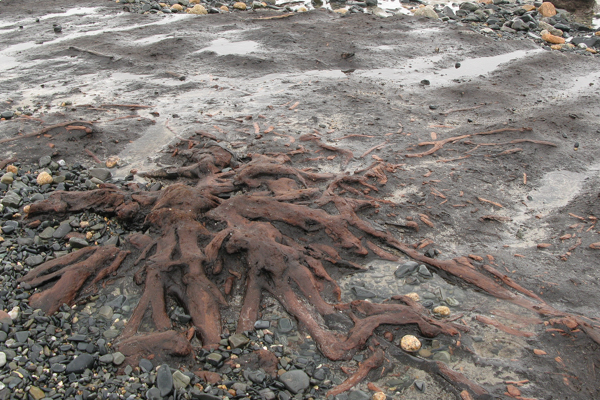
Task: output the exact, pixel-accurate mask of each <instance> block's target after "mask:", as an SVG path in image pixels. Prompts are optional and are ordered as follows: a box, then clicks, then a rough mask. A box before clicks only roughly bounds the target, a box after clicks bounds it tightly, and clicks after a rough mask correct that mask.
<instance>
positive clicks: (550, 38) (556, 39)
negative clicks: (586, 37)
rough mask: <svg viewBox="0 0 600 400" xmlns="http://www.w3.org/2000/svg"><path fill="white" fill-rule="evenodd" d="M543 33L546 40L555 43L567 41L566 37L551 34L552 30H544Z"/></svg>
mask: <svg viewBox="0 0 600 400" xmlns="http://www.w3.org/2000/svg"><path fill="white" fill-rule="evenodd" d="M541 35H542V39H543V40H545V41H546V42H548V43H554V44H563V43H565V39H564V38H561V37H558V36H555V35H553V34H551V33H550V32H548V31H546V30H543V31H542V32H541Z"/></svg>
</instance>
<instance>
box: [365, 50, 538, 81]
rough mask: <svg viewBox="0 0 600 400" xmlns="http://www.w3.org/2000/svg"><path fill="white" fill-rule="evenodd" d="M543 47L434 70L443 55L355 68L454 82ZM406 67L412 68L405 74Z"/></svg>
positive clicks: (403, 78)
mask: <svg viewBox="0 0 600 400" xmlns="http://www.w3.org/2000/svg"><path fill="white" fill-rule="evenodd" d="M543 51H544V50H542V49H534V50H517V51H513V52H510V53H506V54H501V55H498V56H492V57H479V58H471V59H467V60H464V61H461V63H460V64H461V65H460V67H459V68H456V67H455V66H452V67H449V68H445V69H442V70H438V71H436V70H435V69H434V67H435V63H436V62H438V61H440V60H441V59H442V56H432V57H421V58H417V59H412V60H409V61H408V62H407V63H406V64H407V65H406V66H405V67H402V68H377V69H372V70H360V71H356V72H355V74H356V75H357V76H364V77H370V78H381V79H386V80H398V81H400V82H402V83H404V84H415V83H419V82H421V81H422V80H424V79H427V80H428V81H429V82H430V85H431V86H443V85H447V84H450V83H453V81H454V80H457V79H470V78H476V77H478V76H481V75H487V74H489V73H491V72H493V71H495V70H496V69H498V67H499V66H500V65H502V64H505V63H508V62H511V61H514V60H518V59H522V58H525V57H531V56H533V55H536V54H539V53H541V52H543ZM407 68H409V69H414V71H410V76H407V74H406V72H408V71H407Z"/></svg>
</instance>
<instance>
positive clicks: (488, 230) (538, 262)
mask: <svg viewBox="0 0 600 400" xmlns="http://www.w3.org/2000/svg"><path fill="white" fill-rule="evenodd" d="M39 6H40V7H48V6H47V5H39ZM75 6H77V7H75ZM1 7H2V18H3V20H2V24H3V26H2V31H0V34H1V35H2V37H3V39H4V40H3V46H4V48H3V49H0V53H1V54H2V64H1V65H0V69H1V76H0V79H1V80H2V89H1V90H0V100H1V101H2V102H3V105H4V108H5V109H7V110H9V109H10V110H15V111H21V112H22V113H23V114H22V115H21V116H15V117H14V118H13V119H11V120H8V121H2V122H1V125H0V127H1V131H2V139H12V138H17V139H16V140H11V141H6V142H4V147H3V150H2V152H3V154H2V157H1V158H2V159H9V158H16V159H17V162H21V163H23V165H28V164H33V163H37V162H38V160H39V159H40V158H41V157H42V156H47V155H50V156H52V159H53V160H55V161H58V160H61V159H62V160H65V162H66V164H68V165H73V164H74V163H76V162H79V163H83V164H85V165H87V166H90V167H93V166H97V165H96V164H97V163H96V161H95V160H94V159H93V158H92V156H90V154H93V156H94V157H96V158H97V159H98V160H97V161H100V162H101V164H102V165H104V162H105V161H106V160H107V159H108V158H109V157H110V156H117V157H118V158H119V160H120V161H119V162H118V164H117V166H116V167H115V168H112V169H111V172H112V175H113V176H114V177H117V178H126V177H129V178H133V179H134V181H136V182H142V183H144V182H146V180H144V179H143V178H141V177H139V176H137V175H133V174H132V170H136V171H139V172H141V171H149V170H153V169H156V168H159V167H170V166H175V167H177V166H180V165H181V164H182V163H183V162H184V159H182V158H179V157H178V156H177V151H176V149H177V148H181V145H179V146H175V145H176V144H178V143H179V141H180V140H181V139H184V140H187V139H188V138H190V137H192V138H193V140H200V139H198V135H200V136H201V137H203V139H202V140H205V139H207V138H211V140H214V141H216V142H218V143H219V145H220V146H223V147H224V148H226V149H227V150H228V151H229V152H231V154H234V155H235V157H236V158H237V159H239V160H247V159H248V155H249V154H270V153H289V158H290V160H291V161H290V162H291V164H292V165H293V166H294V167H295V168H311V171H313V172H315V173H334V174H343V173H347V174H349V175H350V176H352V175H355V174H358V173H364V171H365V170H367V169H369V168H371V169H374V168H375V167H377V166H381V169H380V170H379V174H373V175H372V176H371V177H370V178H369V179H370V184H372V185H373V186H374V187H375V188H376V189H377V190H376V191H375V190H372V189H371V190H370V191H369V193H363V194H366V195H368V196H372V197H374V198H376V199H378V200H379V201H380V205H381V207H380V208H376V209H373V210H370V211H365V213H364V215H362V217H363V218H364V219H366V220H367V221H369V222H370V223H371V224H372V225H373V226H378V227H381V229H385V230H387V231H389V232H391V233H392V234H393V235H394V236H395V237H397V238H398V239H399V240H401V241H403V242H406V243H410V244H411V245H412V244H414V248H415V249H416V250H417V251H418V252H420V253H421V254H425V255H426V256H428V257H433V258H435V259H437V260H448V259H452V258H456V257H461V256H463V257H468V258H469V260H470V262H471V263H472V265H473V266H474V267H475V268H477V270H480V271H484V272H486V270H484V269H483V268H484V266H485V265H487V266H490V267H492V268H493V269H494V270H496V271H499V272H500V273H501V275H499V277H502V276H508V277H510V279H512V280H513V281H514V282H516V283H518V285H520V286H521V287H523V288H526V289H528V290H530V291H532V292H533V293H534V294H535V295H536V296H539V297H540V298H541V299H543V300H544V301H545V302H547V303H548V304H549V305H551V306H552V307H554V308H555V309H558V310H561V311H563V312H565V313H570V314H574V315H580V316H585V317H587V318H588V320H589V321H590V323H591V324H592V325H596V326H598V325H599V323H598V320H597V319H595V317H596V315H597V313H598V304H599V300H600V299H599V295H598V287H597V286H598V278H599V276H598V272H597V266H598V251H599V250H597V249H594V248H593V246H592V247H590V246H591V245H593V244H594V243H597V242H599V241H600V239H599V235H598V231H599V230H600V228H598V227H597V226H596V217H598V215H599V214H600V210H598V207H599V206H598V204H599V200H600V199H598V196H599V192H598V189H597V188H598V183H599V182H598V180H599V164H598V161H597V154H598V140H597V138H598V135H600V132H599V131H598V126H599V125H598V122H599V119H600V106H599V105H598V104H600V102H598V100H599V99H598V97H599V85H600V70H599V69H598V64H597V58H593V57H590V56H584V55H581V54H564V53H558V52H548V51H544V50H540V49H539V46H537V45H536V44H534V43H532V42H528V41H526V40H515V41H508V40H507V41H495V40H491V39H490V38H488V37H485V36H482V35H479V34H476V33H474V32H472V31H470V30H468V29H465V28H461V27H456V26H448V25H445V24H443V23H441V22H432V21H427V20H421V19H415V18H413V17H410V16H400V15H398V16H394V17H390V18H386V19H382V18H378V17H375V16H371V15H360V14H354V15H349V16H346V17H341V16H339V15H337V14H334V13H331V12H328V11H326V10H319V11H312V12H310V13H303V14H297V15H294V16H293V17H289V18H286V19H281V20H277V19H273V20H261V19H259V18H261V17H263V16H264V15H263V14H262V13H255V14H251V13H245V14H241V13H232V14H220V15H211V16H208V17H196V16H188V15H164V16H159V15H136V14H129V13H124V12H122V10H121V9H120V8H119V7H117V6H116V5H114V4H112V3H103V4H98V3H85V4H82V3H77V4H76V5H75V4H72V3H70V2H62V3H59V2H56V3H54V4H53V5H52V7H50V8H48V9H45V8H39V9H36V10H33V11H32V12H30V11H25V10H24V9H23V10H22V9H20V6H19V5H17V4H15V3H12V2H6V3H5V2H3V3H2V5H1ZM63 11H64V12H63ZM265 15H267V14H265ZM36 19H39V22H36ZM54 23H59V24H61V26H62V28H63V29H62V33H60V34H56V33H55V32H54V30H53V24H54ZM21 26H22V28H21ZM456 63H460V67H459V68H456ZM0 111H4V110H0ZM59 124H64V125H63V126H57V127H55V128H50V129H48V130H45V131H44V128H46V127H52V126H54V125H59ZM74 126H75V127H76V126H80V127H81V126H83V127H84V128H73V129H68V130H66V129H65V128H66V127H74ZM85 128H89V129H88V130H91V132H88V131H87V130H86V129H85ZM198 132H201V133H198ZM36 133H37V134H36ZM19 134H21V135H22V136H23V137H21V138H19ZM30 134H33V135H31V136H28V137H25V136H27V135H30ZM310 135H313V138H312V139H311V140H303V138H304V139H306V138H307V137H310ZM315 137H316V138H318V141H315V140H314V138H315ZM318 143H321V144H325V145H326V146H329V147H326V146H320V145H318ZM340 149H341V150H343V151H340ZM179 151H182V150H179ZM357 171H363V172H357ZM383 177H385V179H384V178H383ZM155 181H160V182H161V183H163V184H164V185H167V184H168V181H166V180H164V179H157V180H150V185H151V184H154V183H155ZM3 194H5V193H3ZM354 195H356V196H358V195H357V194H356V193H354ZM5 214H6V213H5ZM4 218H5V219H6V218H10V216H6V215H5V216H4ZM281 229H284V230H285V234H286V235H288V236H290V237H294V234H295V232H294V229H295V228H294V229H293V228H289V227H282V228H281ZM298 236H300V235H299V233H298ZM385 249H386V251H388V252H390V253H393V255H394V256H395V257H398V260H397V261H381V260H377V259H375V258H369V257H367V258H361V257H355V258H353V259H352V260H351V261H352V262H354V263H357V264H360V265H363V266H364V267H366V270H365V271H361V272H358V273H357V272H355V271H354V270H352V269H351V268H341V269H337V270H335V271H334V272H331V274H332V277H333V278H335V279H336V281H337V282H338V283H339V285H340V288H341V290H342V292H341V303H349V302H351V301H354V300H357V299H359V300H364V299H367V300H368V301H370V302H372V303H375V304H385V302H386V301H389V299H390V298H391V297H392V296H394V295H406V294H409V293H417V294H418V296H419V302H420V304H424V303H425V304H426V305H429V306H430V308H429V309H433V308H434V307H436V306H440V305H441V306H448V307H449V308H450V311H451V313H450V316H449V317H446V318H445V319H444V318H441V319H440V320H442V321H444V320H449V319H453V322H454V323H457V324H461V325H463V326H464V327H465V328H468V330H469V331H468V332H461V334H460V335H456V336H449V335H440V336H438V337H435V338H425V337H422V336H421V335H420V334H419V331H418V329H417V328H416V327H415V326H414V325H405V326H401V327H395V326H386V325H382V326H380V327H379V328H377V330H376V331H375V336H376V337H377V339H378V341H379V342H380V343H381V346H382V347H384V348H386V351H387V352H388V353H387V354H388V358H391V359H393V360H394V362H393V363H392V365H391V366H388V369H389V368H391V371H390V372H389V374H385V373H384V374H382V373H381V370H378V371H375V372H374V373H372V374H371V375H369V377H368V379H367V380H365V381H364V382H363V383H361V384H360V385H358V386H357V388H358V389H360V390H361V391H362V392H364V393H369V389H370V388H368V387H367V383H368V382H371V383H372V384H373V385H375V386H376V387H378V388H381V389H383V390H384V391H385V392H386V394H387V395H388V396H390V397H391V398H427V397H435V398H455V397H456V396H457V394H458V393H459V392H460V391H457V390H456V389H455V388H453V387H452V386H451V385H448V383H445V382H444V381H443V380H441V379H440V378H439V376H438V375H436V373H435V371H431V370H428V369H427V368H424V367H422V365H421V364H419V362H418V361H415V360H412V359H409V358H408V357H415V359H417V360H419V359H421V360H426V361H428V360H435V361H441V362H443V363H444V364H445V365H447V366H448V367H449V368H450V369H452V370H455V371H459V372H461V373H462V374H463V375H464V376H466V377H467V378H468V379H469V380H470V381H472V382H475V383H477V384H478V385H480V386H481V387H483V388H485V390H486V391H488V392H489V393H490V394H491V395H492V396H493V397H497V398H502V397H504V396H508V395H510V396H513V397H518V396H522V397H523V398H540V399H541V398H544V399H545V398H581V399H588V398H594V397H596V396H597V391H598V387H597V384H596V382H597V377H596V374H597V372H596V369H597V367H599V366H600V361H599V359H598V344H597V343H595V342H594V341H593V340H592V339H590V337H589V336H588V335H587V334H586V332H584V330H582V329H581V328H580V327H578V326H576V325H575V326H573V325H572V324H571V323H570V322H569V321H565V320H562V321H560V320H553V319H552V318H550V317H545V316H541V315H539V314H537V313H535V312H533V311H532V310H526V309H525V308H523V307H519V306H517V305H514V304H512V303H509V302H507V301H498V300H497V299H496V298H494V297H492V296H489V295H487V294H485V293H483V292H482V291H481V290H479V289H478V288H477V287H475V286H473V285H471V284H468V283H465V282H464V280H461V279H460V278H459V277H454V276H452V275H449V274H444V273H443V271H441V270H439V269H436V268H433V267H429V268H428V269H427V271H428V272H429V275H427V273H425V271H423V270H420V271H421V273H420V274H419V272H417V271H413V272H411V273H409V274H408V275H406V276H402V277H398V276H397V275H401V274H395V272H396V271H397V268H398V266H399V265H401V264H403V263H404V262H405V261H408V260H409V259H408V258H406V257H405V256H403V255H402V254H400V253H399V252H396V251H395V250H394V249H390V248H387V247H385ZM486 273H488V274H489V272H486ZM490 276H492V277H494V276H493V275H490ZM128 285H130V286H128ZM240 290H242V291H243V288H241V287H240ZM107 293H111V292H110V291H108V292H103V294H105V295H106V294H107ZM120 293H121V294H127V295H128V296H130V297H131V299H133V300H137V299H139V297H140V296H141V290H140V288H139V286H136V285H133V284H132V283H129V284H126V285H125V286H123V287H122V289H121V292H120ZM107 299H110V296H108V297H107ZM133 300H132V306H134V305H135V301H133ZM107 301H108V300H107ZM263 301H264V303H263V306H264V307H263V309H262V311H261V314H260V317H261V320H269V321H273V325H272V326H273V327H275V328H276V326H277V324H276V322H278V321H279V320H280V319H282V318H283V319H288V318H290V315H289V314H288V313H287V312H286V311H285V309H284V308H282V307H281V305H280V304H279V303H278V302H277V301H276V300H274V299H272V298H269V297H268V296H267V298H266V299H264V300H263ZM231 304H232V309H234V308H235V306H239V305H240V304H241V303H240V300H239V299H238V300H236V299H231ZM173 306H175V304H174V305H173ZM81 307H85V305H84V304H82V305H81ZM132 308H133V307H132ZM91 309H95V306H91ZM130 311H131V310H130ZM126 313H127V311H125V313H124V316H125V317H126V318H128V317H129V316H128V315H127V314H126ZM223 316H224V321H225V325H227V324H230V325H232V326H231V328H232V329H234V326H233V325H235V320H236V318H235V313H232V315H231V316H228V315H227V310H224V311H223ZM184 320H185V319H184V318H182V319H180V321H178V322H177V324H179V325H180V326H179V325H178V326H179V327H180V328H181V329H184V328H186V327H187V326H185V324H183V323H182V322H181V321H184ZM290 320H293V318H290ZM117 326H119V324H117ZM121 328H122V327H121ZM275 328H271V329H272V330H274V331H275V330H276V329H275ZM294 329H296V328H294ZM284 331H285V329H284ZM275 333H276V334H275V335H274V337H275V340H276V341H277V342H276V343H275V342H274V343H273V344H272V345H274V346H288V347H289V348H290V349H293V350H297V352H298V354H299V353H300V352H304V358H306V354H308V356H309V357H313V356H314V357H315V360H317V359H318V364H317V365H325V366H327V367H328V368H330V370H331V371H332V372H331V373H332V376H333V377H334V379H333V381H334V383H341V381H343V380H344V379H346V378H347V375H345V374H344V373H343V372H342V370H343V369H342V368H341V367H344V369H345V370H346V371H347V372H348V373H350V374H351V373H352V372H354V371H355V370H356V369H357V368H358V365H359V362H363V361H364V360H365V359H366V358H367V357H368V356H369V354H370V353H369V350H368V349H367V350H365V351H364V353H361V354H358V355H357V356H355V358H354V359H351V360H349V361H340V362H331V361H329V360H328V359H327V358H324V357H322V355H320V354H319V352H318V351H314V348H315V346H314V343H312V342H311V339H307V336H310V335H308V333H307V332H306V331H304V330H303V327H302V326H301V324H299V326H298V330H297V331H295V330H294V331H291V333H289V331H288V332H280V331H276V332H275ZM288 333H289V334H288ZM405 334H413V335H417V336H419V337H420V338H421V339H422V342H423V348H422V351H421V352H420V353H417V354H415V355H411V356H407V355H406V354H405V353H403V352H402V350H400V349H399V347H398V344H399V341H400V339H401V338H402V337H403V336H404V335H405ZM258 335H259V338H258V339H257V340H259V339H260V340H262V342H261V343H264V344H265V346H267V345H269V343H268V341H267V342H265V341H264V340H265V339H264V337H265V336H264V333H262V331H261V332H260V333H259V334H258ZM267 335H269V334H268V333H267ZM269 340H272V338H270V339H269ZM269 346H270V345H269ZM311 346H312V347H311ZM282 356H283V352H282ZM402 357H403V358H402ZM398 360H400V361H398ZM300 364H301V363H300ZM7 365H8V364H7ZM173 366H174V367H175V366H176V365H173ZM420 366H421V367H420ZM5 368H6V367H5ZM190 370H191V369H190ZM415 381H417V382H419V384H418V385H415V384H414V382H415ZM423 383H425V384H424V385H423ZM509 385H510V386H511V387H510V388H509V387H508V386H509ZM421 389H424V392H422V391H421ZM515 389H517V390H518V392H520V394H517V392H516V391H514V390H515ZM505 392H506V393H508V395H507V394H505ZM314 396H315V397H316V398H320V397H319V396H324V394H323V393H322V392H318V394H317V395H314ZM357 396H358V394H357ZM307 398H308V397H307Z"/></svg>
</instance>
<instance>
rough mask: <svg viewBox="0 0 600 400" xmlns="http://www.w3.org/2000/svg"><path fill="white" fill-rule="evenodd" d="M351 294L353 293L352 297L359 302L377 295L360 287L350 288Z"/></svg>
mask: <svg viewBox="0 0 600 400" xmlns="http://www.w3.org/2000/svg"><path fill="white" fill-rule="evenodd" d="M352 292H354V295H355V296H356V298H357V299H359V300H364V299H371V298H373V297H377V295H376V294H375V293H373V292H372V291H370V290H368V289H365V288H364V287H361V286H352Z"/></svg>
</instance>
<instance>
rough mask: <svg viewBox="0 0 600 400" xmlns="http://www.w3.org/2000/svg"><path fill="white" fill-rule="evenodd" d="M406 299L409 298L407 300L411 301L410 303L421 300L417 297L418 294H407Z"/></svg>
mask: <svg viewBox="0 0 600 400" xmlns="http://www.w3.org/2000/svg"><path fill="white" fill-rule="evenodd" d="M406 297H408V298H409V299H411V300H412V301H419V300H421V298H420V297H419V294H418V293H415V292H411V293H408V294H407V295H406Z"/></svg>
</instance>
